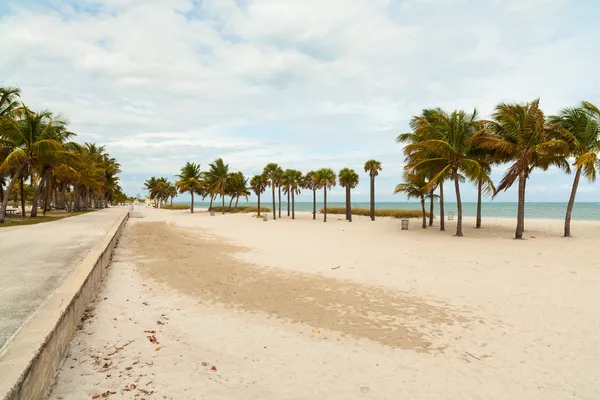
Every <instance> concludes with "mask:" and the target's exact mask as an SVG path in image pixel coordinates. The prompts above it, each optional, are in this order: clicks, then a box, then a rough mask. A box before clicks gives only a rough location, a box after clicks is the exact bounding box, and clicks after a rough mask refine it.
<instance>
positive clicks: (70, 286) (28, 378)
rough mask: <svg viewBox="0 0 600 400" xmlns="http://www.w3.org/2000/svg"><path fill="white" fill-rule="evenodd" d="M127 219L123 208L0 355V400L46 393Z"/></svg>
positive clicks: (32, 397)
mask: <svg viewBox="0 0 600 400" xmlns="http://www.w3.org/2000/svg"><path fill="white" fill-rule="evenodd" d="M128 218H129V213H128V212H126V213H124V214H123V215H122V216H121V217H120V218H119V219H118V220H117V221H116V222H115V223H114V224H113V226H112V227H111V228H110V230H109V231H108V233H107V234H106V235H105V236H104V237H103V238H102V240H101V241H100V243H98V244H97V245H96V246H94V247H93V248H92V250H91V251H90V252H89V253H88V254H87V256H86V257H85V258H84V259H83V260H81V262H80V263H79V264H78V265H76V266H75V268H74V269H73V271H72V272H71V274H70V275H69V276H68V277H67V278H66V279H65V281H64V282H63V283H62V284H61V285H60V286H59V287H58V289H56V291H55V292H54V293H52V294H51V295H50V296H49V297H48V299H47V300H46V302H45V303H44V304H42V305H41V306H40V308H39V309H38V310H37V311H36V312H35V313H34V315H35V317H34V318H30V319H29V320H28V321H27V322H25V324H24V325H23V326H22V327H21V329H20V330H19V332H18V333H17V335H16V336H15V337H14V338H13V339H12V341H11V343H10V344H9V345H8V347H6V348H5V349H4V353H3V354H0V377H1V379H0V399H3V400H36V399H43V398H44V397H45V396H46V395H47V394H48V393H49V392H50V389H51V387H52V384H53V382H54V378H55V376H56V373H57V371H58V367H59V366H60V363H61V361H62V360H63V358H64V356H65V354H66V352H67V350H68V348H69V344H70V342H71V339H72V338H73V335H74V334H75V331H76V330H77V326H78V325H79V323H80V322H81V318H82V317H83V313H84V311H85V309H86V307H87V305H88V303H89V302H90V300H92V298H93V297H94V295H95V294H96V291H97V290H98V287H99V285H100V282H101V280H102V278H103V277H104V274H105V270H106V266H107V265H108V264H109V263H110V259H111V255H112V251H113V249H114V247H115V245H116V244H117V241H118V239H119V236H120V234H121V231H122V230H123V227H124V226H125V222H126V221H127V219H128Z"/></svg>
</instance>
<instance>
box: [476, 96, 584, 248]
mask: <svg viewBox="0 0 600 400" xmlns="http://www.w3.org/2000/svg"><path fill="white" fill-rule="evenodd" d="M485 125H486V130H485V131H484V132H481V133H480V134H478V135H477V137H476V139H475V141H476V144H477V146H478V147H481V148H484V149H489V150H491V151H493V152H495V153H496V154H497V157H498V160H502V161H507V162H508V161H509V162H511V163H512V164H511V165H510V167H509V168H508V169H507V171H506V173H505V174H504V177H503V178H502V181H500V185H498V188H497V189H496V192H495V194H497V193H498V192H499V191H501V190H507V189H508V188H510V187H511V186H512V185H513V183H514V182H516V181H518V182H519V202H518V208H517V227H516V229H515V239H522V238H523V231H524V230H525V188H526V183H527V179H528V178H529V175H530V174H531V171H532V170H533V169H534V168H540V169H542V170H547V169H548V168H549V167H550V166H552V165H554V166H556V167H558V168H560V169H563V170H565V171H569V170H570V169H569V163H568V162H567V161H566V159H565V157H566V156H567V155H568V154H569V151H570V147H569V142H570V141H571V138H572V136H571V135H570V134H569V133H568V132H567V131H566V130H565V129H563V128H562V127H561V126H560V125H558V124H554V123H551V122H548V121H546V119H545V117H544V112H543V111H542V110H541V109H540V107H539V99H536V100H534V101H532V102H529V103H525V104H505V103H501V104H499V105H498V106H497V107H496V109H495V111H494V114H493V120H492V121H486V123H485Z"/></svg>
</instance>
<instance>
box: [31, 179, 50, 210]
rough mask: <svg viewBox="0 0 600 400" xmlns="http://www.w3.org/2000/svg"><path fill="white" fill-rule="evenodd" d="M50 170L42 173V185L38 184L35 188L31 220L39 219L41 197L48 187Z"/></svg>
mask: <svg viewBox="0 0 600 400" xmlns="http://www.w3.org/2000/svg"><path fill="white" fill-rule="evenodd" d="M49 172H50V170H47V171H46V170H44V171H43V172H42V177H41V178H40V183H38V185H37V187H36V188H35V193H34V195H33V201H32V202H31V214H30V216H31V218H35V217H37V212H38V203H39V201H40V196H41V195H42V189H44V188H45V187H46V181H47V180H48V173H49Z"/></svg>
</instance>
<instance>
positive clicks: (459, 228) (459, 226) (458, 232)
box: [452, 169, 463, 236]
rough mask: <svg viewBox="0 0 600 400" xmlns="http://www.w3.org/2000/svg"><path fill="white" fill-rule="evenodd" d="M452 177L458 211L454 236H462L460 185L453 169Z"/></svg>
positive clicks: (456, 172) (456, 173)
mask: <svg viewBox="0 0 600 400" xmlns="http://www.w3.org/2000/svg"><path fill="white" fill-rule="evenodd" d="M452 175H453V176H454V188H455V189H456V208H457V209H458V210H457V211H458V218H457V221H456V235H455V236H462V235H463V233H462V202H461V200H460V185H459V183H458V171H457V170H456V169H454V170H453V171H452Z"/></svg>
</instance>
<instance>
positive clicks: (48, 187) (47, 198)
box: [42, 181, 52, 216]
mask: <svg viewBox="0 0 600 400" xmlns="http://www.w3.org/2000/svg"><path fill="white" fill-rule="evenodd" d="M51 195H52V183H51V182H50V181H48V182H47V183H46V190H44V208H43V212H42V215H43V216H46V211H48V203H49V202H50V196H51Z"/></svg>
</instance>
